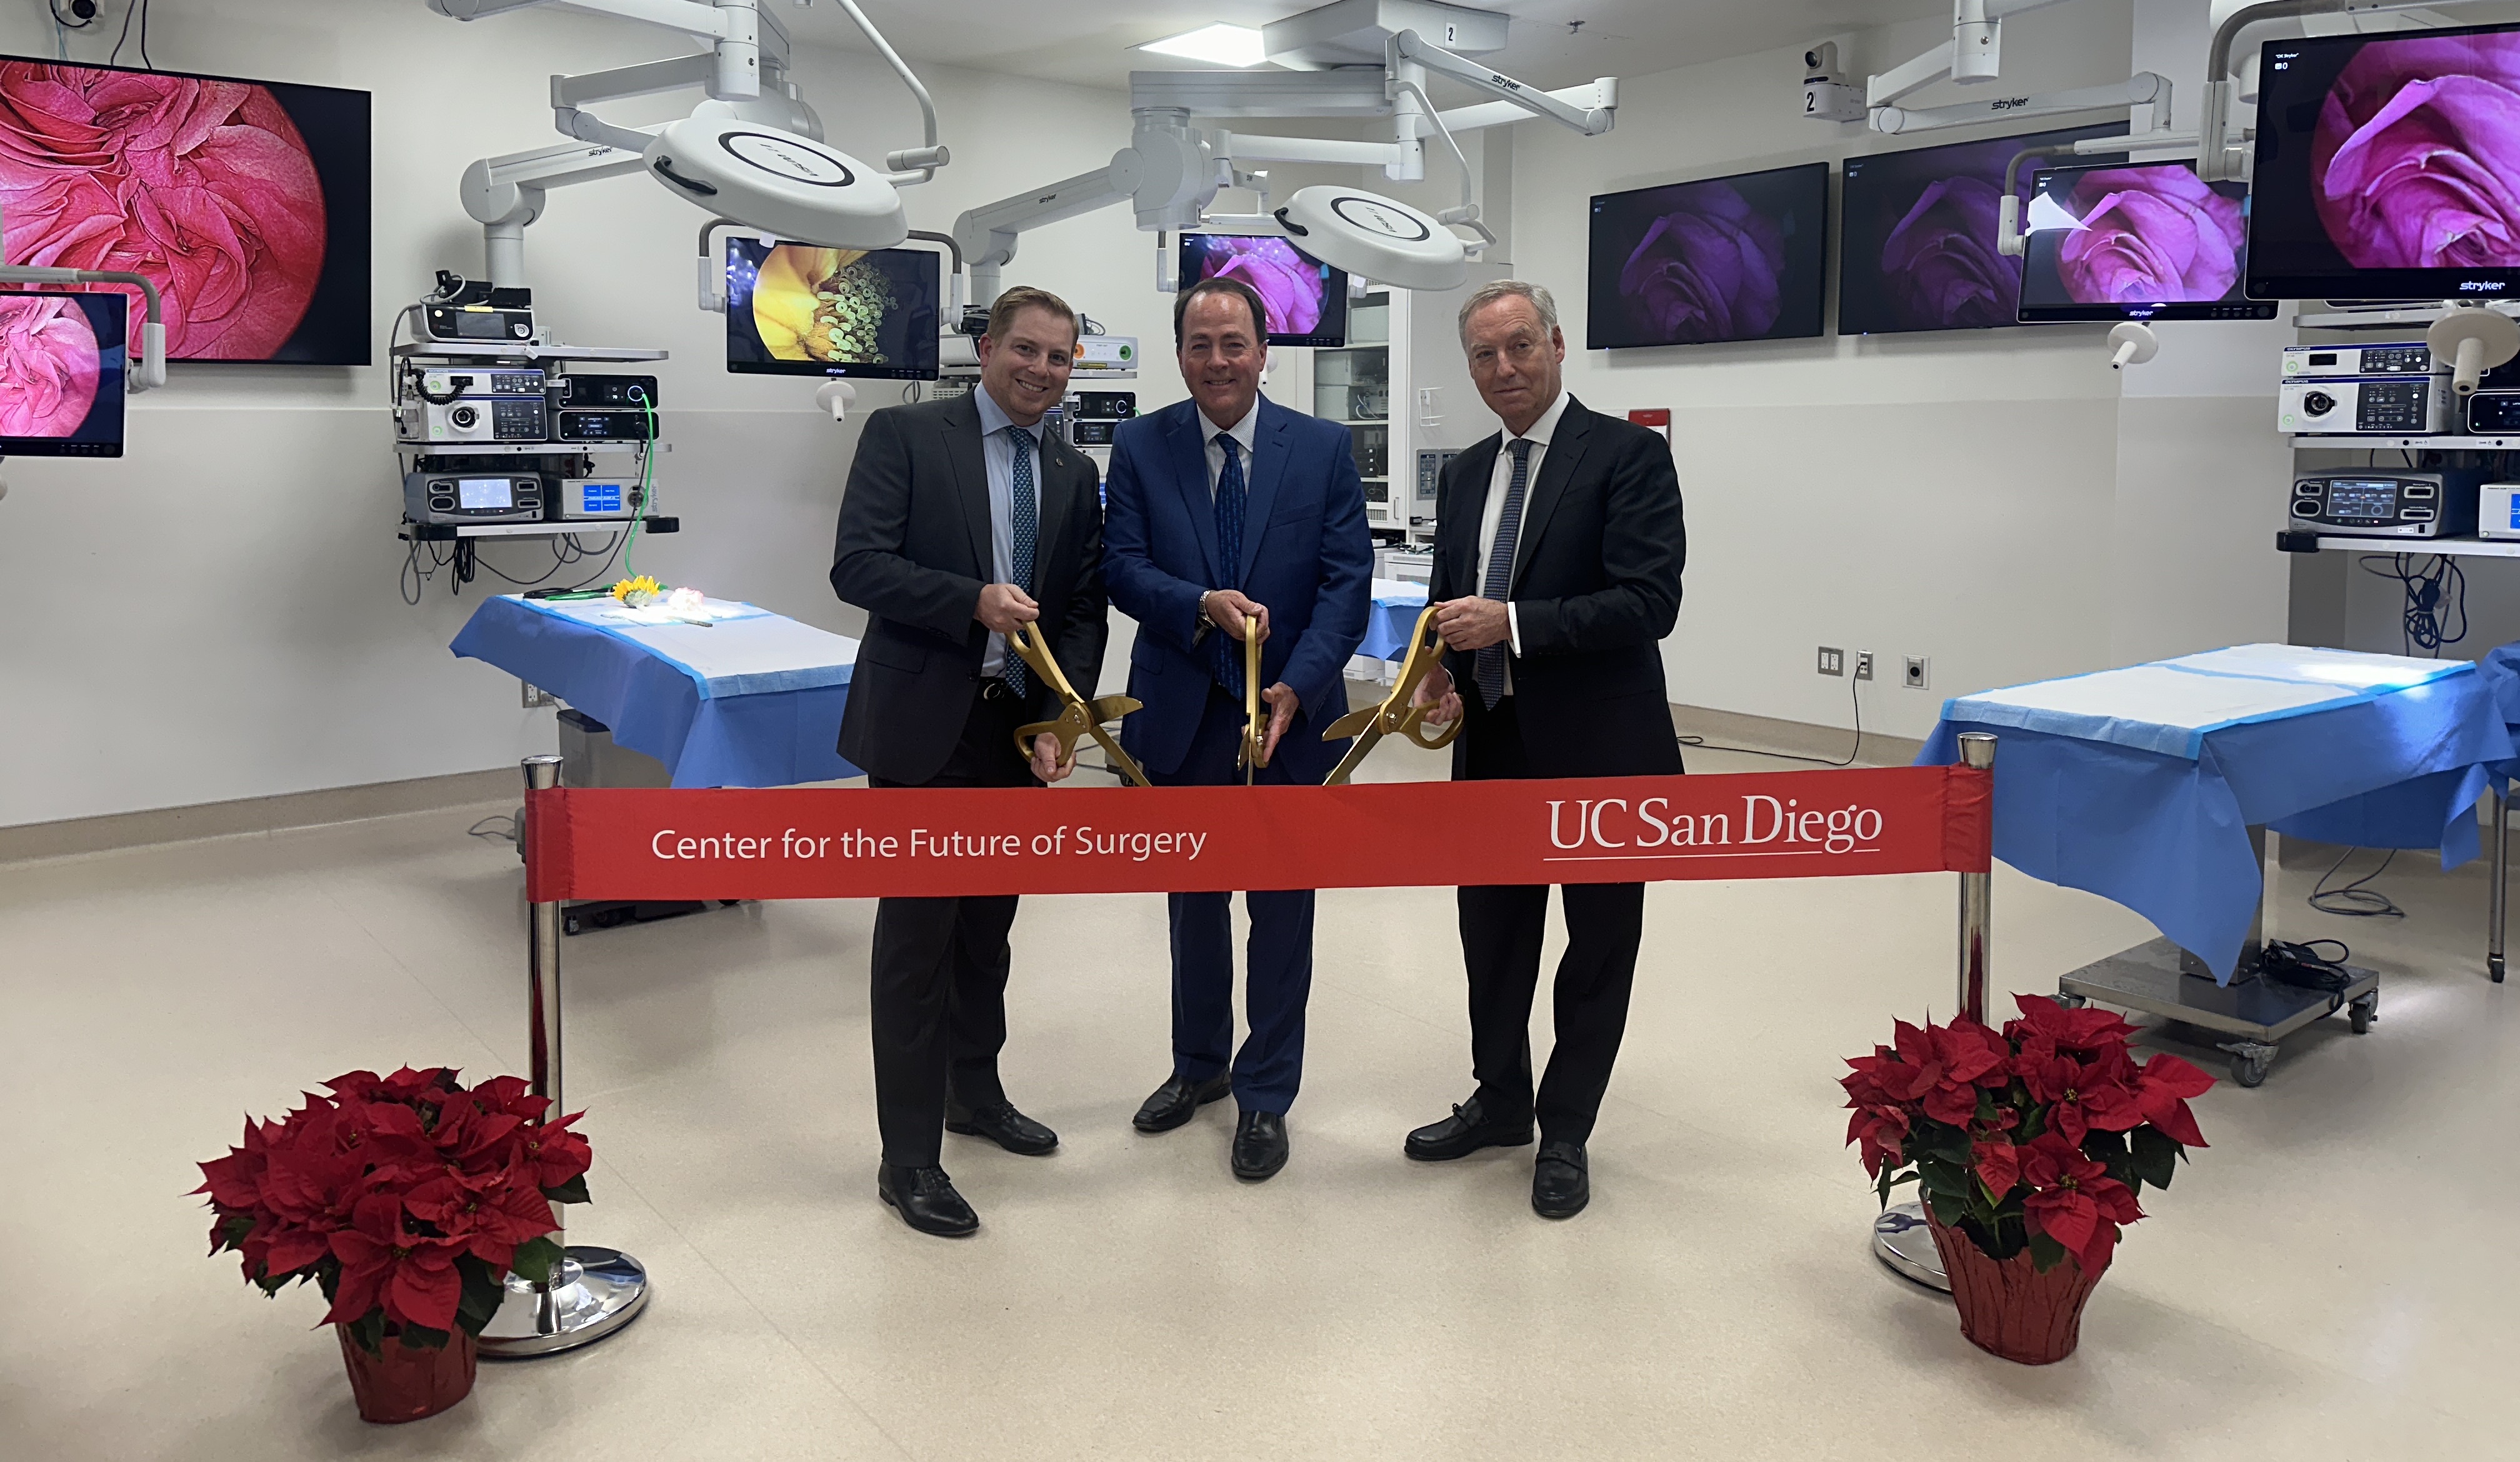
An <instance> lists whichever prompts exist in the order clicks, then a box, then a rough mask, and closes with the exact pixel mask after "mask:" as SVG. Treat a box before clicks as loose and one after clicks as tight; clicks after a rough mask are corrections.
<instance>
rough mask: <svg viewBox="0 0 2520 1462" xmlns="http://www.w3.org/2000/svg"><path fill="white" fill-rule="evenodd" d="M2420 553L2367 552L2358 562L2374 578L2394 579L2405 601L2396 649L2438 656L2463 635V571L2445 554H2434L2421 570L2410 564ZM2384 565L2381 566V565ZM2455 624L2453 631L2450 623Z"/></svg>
mask: <svg viewBox="0 0 2520 1462" xmlns="http://www.w3.org/2000/svg"><path fill="white" fill-rule="evenodd" d="M2422 557H2423V555H2420V554H2405V553H2401V554H2391V555H2388V556H2387V557H2385V558H2384V557H2382V556H2381V555H2379V554H2367V555H2365V556H2363V558H2362V559H2361V560H2360V563H2361V564H2362V566H2363V572H2365V573H2368V574H2370V575H2372V576H2373V577H2375V578H2388V579H2395V580H2397V582H2398V584H2399V585H2400V586H2401V587H2402V588H2404V589H2405V590H2406V594H2407V604H2406V609H2405V611H2404V613H2403V614H2401V616H2400V617H2399V626H2398V631H2399V648H2400V649H2401V650H2403V651H2404V652H2405V653H2407V654H2408V655H2412V654H2414V653H2415V652H2416V651H2418V650H2421V651H2423V652H2425V653H2426V654H2428V655H2431V656H2433V657H2434V658H2435V659H2439V658H2440V656H2441V649H2442V646H2444V645H2455V644H2457V643H2458V642H2459V641H2461V640H2463V639H2466V638H2467V628H2468V625H2467V572H2466V571H2465V570H2463V569H2461V568H2459V567H2458V561H2457V560H2456V559H2453V558H2452V557H2451V556H2450V555H2448V554H2435V555H2433V556H2432V563H2431V565H2430V566H2429V567H2426V568H2424V569H2420V570H2418V569H2416V568H2415V567H2414V565H2415V563H2416V561H2417V560H2418V559H2420V558H2422ZM2382 566H2385V567H2382ZM2453 622H2455V623H2456V624H2457V626H2458V628H2457V632H2456V633H2455V634H2453V633H2452V632H2451V625H2452V623H2453Z"/></svg>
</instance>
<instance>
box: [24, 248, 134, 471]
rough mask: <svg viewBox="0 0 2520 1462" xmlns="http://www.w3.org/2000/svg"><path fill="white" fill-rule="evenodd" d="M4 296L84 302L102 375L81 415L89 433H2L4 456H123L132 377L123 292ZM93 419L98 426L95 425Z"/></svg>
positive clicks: (83, 311)
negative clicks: (81, 435) (129, 375)
mask: <svg viewBox="0 0 2520 1462" xmlns="http://www.w3.org/2000/svg"><path fill="white" fill-rule="evenodd" d="M0 298H34V299H69V300H76V301H79V312H80V313H81V314H83V315H85V316H86V317H87V322H88V327H89V328H90V329H91V330H94V331H95V332H96V338H97V341H96V343H97V378H96V401H95V403H94V404H93V405H91V406H89V407H88V411H87V415H86V416H84V417H82V418H80V419H79V431H80V432H89V433H90V434H89V435H88V437H87V439H85V440H81V439H79V436H78V434H77V433H73V434H71V435H68V436H10V435H0V456H6V457H100V458H101V457H119V456H121V455H122V441H123V432H124V430H125V427H126V424H127V420H128V412H127V407H128V403H129V391H130V386H129V382H128V380H127V373H128V370H129V364H130V362H129V359H128V354H127V341H126V339H125V335H124V332H125V331H126V329H127V328H128V325H129V321H130V316H129V312H128V311H127V310H125V309H123V308H122V307H121V305H122V303H123V297H122V295H121V293H120V292H119V291H108V290H98V291H94V292H90V291H89V290H86V289H79V290H75V291H64V290H12V289H0ZM91 423H93V424H94V427H93V430H92V431H91V430H90V424H91Z"/></svg>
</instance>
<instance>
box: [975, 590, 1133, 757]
mask: <svg viewBox="0 0 2520 1462" xmlns="http://www.w3.org/2000/svg"><path fill="white" fill-rule="evenodd" d="M1007 644H1008V646H1009V647H1010V648H1012V650H1013V651H1014V652H1015V654H1017V655H1019V656H1022V657H1023V662H1024V663H1025V664H1028V665H1030V666H1032V672H1033V673H1034V674H1035V675H1038V676H1040V677H1041V683H1042V684H1044V685H1046V686H1049V687H1050V688H1051V689H1052V690H1055V691H1057V692H1058V714H1057V716H1054V717H1053V718H1051V719H1050V720H1046V721H1035V722H1034V723H1033V724H1031V725H1029V726H1021V727H1017V728H1016V730H1015V750H1016V751H1018V752H1020V753H1022V754H1023V756H1024V759H1025V760H1027V761H1029V760H1031V759H1032V741H1033V738H1034V737H1036V736H1044V735H1048V736H1056V737H1057V738H1058V759H1059V760H1061V761H1073V760H1075V759H1076V744H1077V743H1078V742H1080V741H1082V740H1084V739H1085V738H1086V737H1088V736H1091V737H1093V738H1094V740H1095V741H1096V742H1098V743H1100V744H1101V746H1102V754H1103V755H1105V756H1108V757H1109V758H1111V765H1112V766H1113V767H1115V768H1117V769H1118V770H1119V772H1120V773H1121V775H1123V776H1125V777H1127V778H1128V779H1129V780H1130V781H1132V782H1135V783H1137V784H1138V785H1139V786H1141V787H1152V786H1153V785H1154V784H1153V783H1152V782H1149V781H1148V780H1147V774H1146V773H1145V772H1144V771H1141V770H1140V769H1139V768H1138V762H1137V758H1135V757H1133V756H1131V755H1130V754H1128V753H1126V752H1124V751H1121V750H1120V742H1119V738H1117V737H1115V736H1113V735H1112V734H1111V733H1110V732H1108V731H1105V730H1103V729H1102V723H1103V722H1104V721H1116V720H1118V719H1119V718H1120V717H1122V716H1124V715H1127V714H1128V713H1129V712H1130V711H1133V710H1137V709H1140V708H1142V706H1143V703H1142V702H1138V701H1134V700H1131V699H1130V698H1129V697H1127V696H1104V697H1102V698H1101V699H1100V700H1095V701H1088V700H1086V699H1085V698H1084V697H1082V696H1080V695H1078V694H1077V693H1076V689H1075V687H1073V686H1071V685H1069V684H1068V683H1067V676H1066V675H1065V674H1064V673H1063V672H1061V671H1060V669H1059V668H1058V662H1057V659H1055V658H1053V656H1052V655H1051V653H1050V641H1049V639H1048V638H1047V637H1045V636H1044V635H1043V634H1042V632H1041V625H1040V624H1038V623H1024V624H1018V625H1016V626H1015V632H1014V633H1013V634H1011V635H1009V636H1007Z"/></svg>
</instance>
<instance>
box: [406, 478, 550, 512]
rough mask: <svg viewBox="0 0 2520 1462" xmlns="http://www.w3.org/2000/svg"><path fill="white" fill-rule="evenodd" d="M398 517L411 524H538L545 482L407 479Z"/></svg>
mask: <svg viewBox="0 0 2520 1462" xmlns="http://www.w3.org/2000/svg"><path fill="white" fill-rule="evenodd" d="M402 514H403V517H405V518H406V519H409V520H410V521H411V522H413V523H444V524H461V523H536V522H540V521H541V519H542V516H543V480H542V479H541V478H540V477H537V476H534V475H532V474H526V473H498V474H493V473H481V474H472V473H436V472H415V473H406V474H404V475H403V480H402Z"/></svg>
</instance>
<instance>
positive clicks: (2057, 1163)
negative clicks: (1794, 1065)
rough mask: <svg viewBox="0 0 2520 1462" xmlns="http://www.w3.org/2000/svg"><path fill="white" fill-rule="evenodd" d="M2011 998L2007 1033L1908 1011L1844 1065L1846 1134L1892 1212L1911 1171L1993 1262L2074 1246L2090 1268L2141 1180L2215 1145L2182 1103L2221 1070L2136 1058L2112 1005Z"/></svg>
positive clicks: (2045, 1262) (2107, 1249)
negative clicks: (1920, 1022) (1891, 1037)
mask: <svg viewBox="0 0 2520 1462" xmlns="http://www.w3.org/2000/svg"><path fill="white" fill-rule="evenodd" d="M2015 1000H2016V1001H2017V1003H2018V1004H2019V1005H2020V1007H2021V1018H2020V1019H2018V1020H2014V1021H2008V1022H2006V1023H2004V1027H2003V1029H2002V1030H1997V1029H1995V1028H1992V1027H1989V1026H1986V1025H1984V1024H1982V1023H1980V1022H1977V1021H1972V1020H1969V1019H1968V1018H1966V1017H1961V1018H1960V1019H1958V1020H1956V1021H1954V1022H1952V1023H1951V1024H1950V1025H1948V1026H1934V1025H1927V1026H1924V1027H1921V1028H1920V1027H1915V1026H1911V1025H1909V1024H1908V1023H1907V1022H1905V1021H1902V1022H1899V1023H1898V1035H1897V1041H1898V1043H1897V1045H1895V1046H1875V1047H1873V1050H1872V1054H1871V1055H1869V1056H1858V1057H1855V1058H1853V1059H1851V1060H1849V1061H1848V1062H1847V1065H1848V1066H1851V1067H1853V1068H1854V1069H1855V1070H1854V1071H1853V1072H1851V1073H1849V1074H1847V1075H1846V1076H1844V1077H1842V1078H1841V1079H1840V1082H1839V1084H1840V1085H1842V1086H1844V1087H1845V1088H1846V1095H1847V1103H1846V1105H1847V1106H1849V1107H1851V1108H1853V1109H1854V1110H1855V1116H1854V1118H1853V1119H1852V1120H1850V1121H1849V1122H1848V1123H1847V1128H1846V1140H1847V1141H1848V1142H1849V1143H1853V1144H1859V1145H1860V1146H1861V1149H1862V1152H1863V1157H1864V1169H1865V1171H1867V1172H1868V1173H1870V1174H1871V1175H1872V1177H1873V1182H1874V1187H1875V1189H1876V1191H1877V1192H1878V1193H1879V1194H1880V1197H1881V1202H1882V1203H1883V1204H1884V1205H1885V1206H1886V1205H1887V1204H1888V1203H1889V1201H1890V1190H1891V1189H1892V1188H1893V1187H1896V1186H1897V1185H1899V1184H1901V1183H1906V1182H1911V1181H1913V1182H1915V1183H1916V1184H1917V1185H1918V1187H1919V1189H1920V1191H1921V1193H1922V1195H1923V1198H1924V1201H1925V1203H1926V1205H1927V1206H1928V1207H1930V1208H1931V1209H1932V1211H1933V1216H1934V1219H1935V1221H1936V1222H1938V1223H1940V1224H1942V1226H1943V1227H1945V1228H1947V1229H1957V1230H1958V1231H1960V1232H1962V1233H1964V1234H1966V1235H1968V1237H1969V1239H1970V1241H1971V1242H1972V1243H1974V1244H1976V1245H1977V1247H1978V1249H1979V1250H1980V1251H1981V1252H1982V1253H1984V1254H1986V1255H1987V1256H1989V1257H1992V1258H1997V1259H2005V1258H2010V1257H2011V1256H2014V1255H2017V1254H2019V1253H2021V1252H2022V1251H2023V1250H2024V1249H2027V1250H2029V1251H2030V1254H2031V1257H2032V1260H2033V1262H2034V1263H2035V1264H2036V1265H2037V1267H2038V1268H2039V1269H2041V1270H2042V1271H2045V1270H2048V1269H2052V1268H2054V1267H2055V1266H2056V1265H2057V1264H2059V1263H2061V1262H2063V1261H2064V1259H2065V1256H2068V1255H2071V1256H2074V1257H2075V1259H2077V1260H2078V1261H2079V1262H2080V1263H2081V1264H2082V1265H2083V1267H2084V1268H2085V1269H2087V1270H2090V1271H2092V1272H2093V1273H2096V1272H2098V1270H2099V1269H2100V1268H2101V1266H2103V1265H2105V1264H2106V1263H2107V1262H2108V1261H2109V1256H2110V1254H2111V1253H2112V1252H2114V1251H2115V1249H2116V1247H2117V1242H2118V1234H2119V1231H2120V1230H2121V1229H2122V1228H2124V1227H2125V1226H2126V1225H2127V1224H2130V1223H2133V1222H2135V1221H2136V1220H2138V1219H2139V1218H2141V1217H2143V1215H2144V1214H2143V1210H2142V1209H2141V1208H2140V1207H2138V1204H2137V1202H2136V1198H2137V1195H2138V1193H2140V1192H2141V1191H2142V1189H2143V1187H2144V1185H2145V1184H2147V1183H2149V1184H2151V1185H2152V1186H2153V1187H2156V1188H2167V1187H2169V1186H2170V1178H2171V1174H2172V1172H2173V1171H2174V1170H2175V1169H2176V1168H2177V1166H2178V1165H2179V1162H2180V1160H2181V1158H2182V1157H2183V1155H2184V1154H2185V1152H2186V1150H2187V1149H2188V1148H2191V1147H2203V1146H2205V1138H2204V1136H2203V1134H2201V1133H2199V1132H2198V1131H2197V1130H2196V1118H2195V1115H2194V1114H2193V1113H2191V1112H2190V1111H2189V1110H2188V1107H2187V1102H2188V1099H2189V1098H2191V1097H2197V1096H2202V1095H2203V1094H2204V1093H2205V1091H2206V1089H2207V1088H2208V1087H2210V1086H2212V1085H2213V1084H2214V1078H2213V1077H2211V1076H2209V1075H2207V1074H2204V1073H2203V1072H2201V1071H2198V1070H2197V1069H2196V1068H2195V1067H2194V1066H2192V1065H2190V1064H2189V1063H2187V1062H2184V1061H2182V1060H2180V1059H2179V1058H2178V1057H2176V1056H2172V1055H2169V1054H2167V1053H2161V1054H2156V1055H2154V1056H2153V1057H2152V1059H2151V1060H2149V1061H2146V1062H2144V1063H2143V1064H2142V1065H2140V1066H2138V1064H2137V1063H2136V1060H2135V1057H2134V1055H2133V1053H2132V1052H2130V1051H2129V1050H2128V1048H2127V1038H2128V1037H2129V1036H2131V1035H2133V1034H2135V1028H2134V1027H2132V1026H2130V1025H2128V1024H2127V1023H2126V1022H2125V1021H2122V1020H2120V1019H2119V1018H2118V1017H2117V1016H2116V1015H2114V1014H2112V1013H2111V1012H2109V1011H2105V1010H2097V1009H2089V1008H2085V1009H2068V1008H2066V1007H2065V1006H2063V1005H2060V1004H2059V1003H2057V1002H2056V1001H2054V1000H2052V999H2049V998H2048V997H2047V996H2045V995H2019V996H2016V997H2015Z"/></svg>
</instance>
